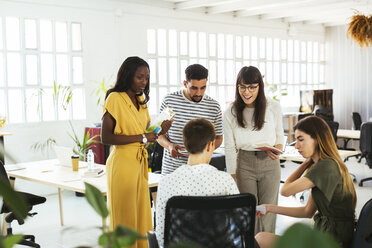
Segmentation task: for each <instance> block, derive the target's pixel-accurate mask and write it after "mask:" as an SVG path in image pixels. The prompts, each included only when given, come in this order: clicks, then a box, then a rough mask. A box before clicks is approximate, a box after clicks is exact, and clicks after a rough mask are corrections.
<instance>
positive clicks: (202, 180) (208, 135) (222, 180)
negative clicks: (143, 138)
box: [156, 118, 239, 247]
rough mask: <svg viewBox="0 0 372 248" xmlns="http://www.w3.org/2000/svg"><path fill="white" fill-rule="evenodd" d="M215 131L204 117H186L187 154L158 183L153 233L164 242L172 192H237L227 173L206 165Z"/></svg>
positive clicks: (196, 193) (188, 193)
mask: <svg viewBox="0 0 372 248" xmlns="http://www.w3.org/2000/svg"><path fill="white" fill-rule="evenodd" d="M215 138H216V133H215V129H214V126H213V124H212V123H211V122H210V121H208V120H206V119H203V118H199V119H193V120H191V121H189V122H188V123H187V124H186V125H185V127H184V128H183V143H184V145H185V148H186V150H187V152H188V153H189V158H188V161H187V165H186V164H185V165H182V166H180V167H179V168H177V169H176V170H175V171H174V172H172V173H171V174H169V175H167V176H165V177H164V178H162V180H161V181H160V182H159V186H158V195H157V204H156V236H157V239H158V242H159V245H160V246H161V247H163V246H164V220H165V206H166V204H167V201H168V199H169V198H171V197H172V196H176V195H183V196H212V195H213V196H216V195H232V194H239V190H238V187H237V186H236V183H235V181H234V179H233V178H232V177H231V176H230V174H228V173H226V172H223V171H218V170H217V169H216V168H215V167H213V166H211V165H209V164H208V163H209V161H210V160H211V157H212V154H213V151H214V148H215V147H214V142H215Z"/></svg>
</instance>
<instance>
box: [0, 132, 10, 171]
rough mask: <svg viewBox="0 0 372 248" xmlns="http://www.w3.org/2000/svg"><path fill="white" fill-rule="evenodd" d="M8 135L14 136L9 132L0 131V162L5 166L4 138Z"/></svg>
mask: <svg viewBox="0 0 372 248" xmlns="http://www.w3.org/2000/svg"><path fill="white" fill-rule="evenodd" d="M7 135H12V134H11V133H9V132H3V131H0V162H2V163H3V164H5V159H4V158H5V156H4V154H5V148H4V136H7Z"/></svg>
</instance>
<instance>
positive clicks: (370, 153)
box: [359, 122, 372, 187]
mask: <svg viewBox="0 0 372 248" xmlns="http://www.w3.org/2000/svg"><path fill="white" fill-rule="evenodd" d="M360 152H361V153H362V155H361V158H363V157H364V158H366V160H367V164H368V166H369V168H371V169H372V122H363V123H362V125H361V127H360ZM366 181H372V177H368V178H364V179H362V180H360V182H359V186H361V187H362V186H363V183H364V182H366Z"/></svg>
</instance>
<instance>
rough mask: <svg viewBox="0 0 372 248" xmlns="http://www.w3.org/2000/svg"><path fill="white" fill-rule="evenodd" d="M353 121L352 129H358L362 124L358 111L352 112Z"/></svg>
mask: <svg viewBox="0 0 372 248" xmlns="http://www.w3.org/2000/svg"><path fill="white" fill-rule="evenodd" d="M352 116H353V123H354V129H355V130H360V126H361V125H362V117H361V116H360V114H359V113H358V112H353V113H352Z"/></svg>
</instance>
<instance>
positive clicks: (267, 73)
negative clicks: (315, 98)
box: [147, 29, 325, 114]
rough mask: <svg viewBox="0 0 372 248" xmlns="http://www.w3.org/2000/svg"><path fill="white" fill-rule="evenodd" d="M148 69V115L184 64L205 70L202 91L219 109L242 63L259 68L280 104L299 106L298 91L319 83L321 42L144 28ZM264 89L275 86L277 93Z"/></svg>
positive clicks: (178, 84) (175, 85) (177, 85)
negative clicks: (216, 101)
mask: <svg viewBox="0 0 372 248" xmlns="http://www.w3.org/2000/svg"><path fill="white" fill-rule="evenodd" d="M147 53H148V62H149V65H150V69H151V91H150V94H151V95H150V97H151V100H150V106H149V107H150V113H151V114H155V113H157V112H158V109H159V104H160V103H161V101H162V99H163V97H164V96H165V95H166V94H167V93H169V92H172V91H175V90H177V89H181V88H182V87H183V86H182V81H183V80H184V77H185V75H184V71H185V68H186V67H187V66H188V65H190V64H194V63H199V64H202V65H204V66H205V67H207V68H208V69H209V80H208V87H207V94H208V95H210V96H211V97H213V98H215V99H217V100H218V101H219V103H220V104H221V108H222V109H225V107H226V105H227V104H228V103H230V102H231V101H233V100H234V97H235V80H236V75H237V73H238V72H239V70H240V69H241V68H242V67H243V66H249V65H253V66H256V67H258V68H259V69H260V71H261V73H262V74H263V75H264V81H265V83H267V84H268V85H273V86H274V87H267V88H266V94H267V95H269V96H273V95H280V92H287V93H288V95H287V96H282V97H281V100H280V101H281V105H282V106H284V107H290V106H300V94H299V92H300V90H311V89H319V88H323V86H324V83H325V82H324V65H325V62H324V59H325V58H324V54H325V51H324V43H320V42H318V41H304V40H285V39H279V38H273V37H256V36H246V35H232V34H222V33H207V32H184V31H178V30H166V29H149V30H147ZM269 88H272V89H277V91H276V92H274V91H270V90H269Z"/></svg>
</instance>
